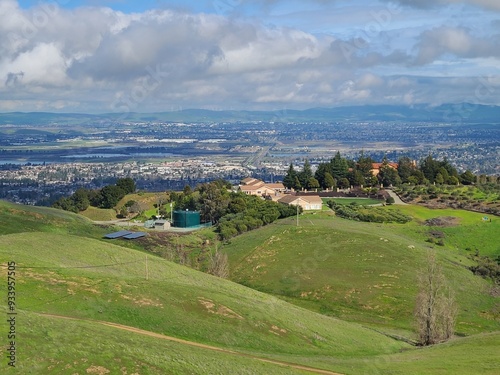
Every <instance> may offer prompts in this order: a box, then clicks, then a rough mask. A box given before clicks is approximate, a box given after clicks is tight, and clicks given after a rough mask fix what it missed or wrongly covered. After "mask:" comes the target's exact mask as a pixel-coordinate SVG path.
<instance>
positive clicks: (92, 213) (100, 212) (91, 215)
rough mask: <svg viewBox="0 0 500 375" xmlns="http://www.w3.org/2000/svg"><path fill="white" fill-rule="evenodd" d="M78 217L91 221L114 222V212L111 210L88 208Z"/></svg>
mask: <svg viewBox="0 0 500 375" xmlns="http://www.w3.org/2000/svg"><path fill="white" fill-rule="evenodd" d="M80 215H82V216H85V217H86V218H88V219H90V220H93V221H111V220H116V211H115V210H114V209H112V208H97V207H92V206H89V207H88V208H87V209H86V210H85V211H82V212H80Z"/></svg>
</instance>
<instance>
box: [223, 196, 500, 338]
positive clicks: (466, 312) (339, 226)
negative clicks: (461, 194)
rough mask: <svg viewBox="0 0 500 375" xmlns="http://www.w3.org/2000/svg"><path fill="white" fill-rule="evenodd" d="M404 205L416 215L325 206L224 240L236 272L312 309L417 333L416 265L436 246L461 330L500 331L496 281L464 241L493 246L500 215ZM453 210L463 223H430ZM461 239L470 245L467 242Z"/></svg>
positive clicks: (407, 334) (234, 276)
mask: <svg viewBox="0 0 500 375" xmlns="http://www.w3.org/2000/svg"><path fill="white" fill-rule="evenodd" d="M401 210H404V211H405V213H407V214H409V215H411V216H413V217H414V220H413V221H412V222H410V223H408V224H375V223H360V222H354V221H348V220H344V219H340V218H336V217H332V216H330V215H328V214H326V213H321V214H314V215H303V217H302V218H301V221H300V225H299V226H298V227H297V226H296V224H295V220H292V219H289V220H288V221H282V222H281V223H280V224H279V225H276V226H275V227H265V228H262V229H260V230H256V231H253V232H250V233H248V234H245V235H243V236H240V237H237V238H235V239H233V240H232V241H231V243H230V244H228V245H227V246H225V251H227V253H228V254H229V260H230V268H231V279H232V280H233V281H236V282H238V283H241V284H243V285H247V286H249V287H252V288H255V289H257V290H260V291H263V292H266V293H270V294H273V295H276V296H280V297H281V298H284V299H285V300H287V301H289V302H292V303H294V304H296V305H299V306H303V307H306V308H309V309H311V310H313V311H317V312H320V313H323V314H326V315H329V316H335V317H337V318H340V319H344V320H349V321H355V322H362V323H363V324H366V325H369V326H371V327H374V328H376V329H380V330H383V331H384V332H391V333H396V334H398V335H403V336H405V337H407V338H410V339H411V338H412V337H413V326H412V324H413V317H412V313H413V308H414V301H415V296H416V293H417V289H416V280H417V271H418V269H419V268H421V267H422V266H423V264H424V263H425V259H426V256H427V251H428V249H429V248H430V247H434V248H435V251H436V252H437V256H438V259H439V261H440V263H441V264H442V266H443V268H444V272H445V275H446V276H447V279H448V282H449V284H450V286H451V287H452V288H453V290H454V292H455V294H456V298H457V302H458V304H459V306H460V314H459V319H458V323H457V333H458V334H461V335H470V334H476V333H480V332H490V331H496V330H498V329H499V328H500V325H499V321H500V320H499V319H500V315H499V311H498V306H499V305H498V304H499V302H498V297H495V295H496V292H495V291H494V287H493V284H492V283H491V282H489V281H487V280H484V279H482V278H480V277H478V276H475V275H473V274H472V272H471V271H469V270H468V269H467V266H468V265H470V264H472V263H471V260H470V259H468V258H467V257H466V255H467V254H470V253H471V251H466V250H465V247H467V246H468V245H466V244H468V243H470V242H475V244H476V245H477V246H478V247H479V248H483V247H484V248H486V250H487V253H489V254H492V253H494V251H495V250H494V249H493V247H497V249H498V242H497V239H498V235H499V234H500V219H498V218H494V219H493V221H492V222H491V223H490V222H488V223H484V222H482V215H481V214H475V213H470V212H465V211H454V212H451V211H452V210H445V211H443V212H441V211H439V210H429V209H423V208H420V207H413V206H407V207H403V208H401ZM451 214H454V215H455V216H457V217H458V218H459V219H460V220H461V221H460V224H458V225H457V226H453V227H447V228H441V227H431V226H426V225H423V224H425V220H426V219H428V218H431V217H440V216H447V215H451ZM438 231H439V233H441V232H440V231H442V235H443V236H444V246H437V245H435V244H430V243H429V242H426V240H427V239H428V238H429V232H432V233H437V232H438ZM460 243H464V244H465V245H464V246H463V247H461V248H460V247H459V244H460ZM497 251H498V250H497Z"/></svg>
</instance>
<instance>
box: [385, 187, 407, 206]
mask: <svg viewBox="0 0 500 375" xmlns="http://www.w3.org/2000/svg"><path fill="white" fill-rule="evenodd" d="M386 191H387V192H388V193H389V195H390V196H391V197H393V198H394V204H400V205H402V206H406V205H408V203H405V202H403V201H402V200H401V198H399V196H398V195H397V194H396V193H395V192H393V191H392V190H386Z"/></svg>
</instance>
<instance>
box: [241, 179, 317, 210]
mask: <svg viewBox="0 0 500 375" xmlns="http://www.w3.org/2000/svg"><path fill="white" fill-rule="evenodd" d="M238 190H239V191H241V192H242V193H245V194H247V195H256V196H260V197H262V198H264V199H269V200H272V201H275V202H279V203H283V204H287V205H292V206H300V207H302V209H303V210H304V211H312V210H321V209H322V206H323V201H322V199H321V197H320V196H319V195H296V194H295V192H294V191H291V190H287V189H286V188H285V186H284V185H283V184H282V183H281V182H279V183H266V182H264V181H262V180H259V179H256V178H252V177H247V178H245V179H243V180H242V181H241V184H240V185H239V187H238Z"/></svg>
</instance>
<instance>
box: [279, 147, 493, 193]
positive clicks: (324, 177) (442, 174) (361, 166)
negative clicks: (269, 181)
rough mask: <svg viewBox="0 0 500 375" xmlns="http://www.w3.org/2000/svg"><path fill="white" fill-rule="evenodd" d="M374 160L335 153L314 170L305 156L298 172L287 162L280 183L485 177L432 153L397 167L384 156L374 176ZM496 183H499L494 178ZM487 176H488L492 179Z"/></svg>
mask: <svg viewBox="0 0 500 375" xmlns="http://www.w3.org/2000/svg"><path fill="white" fill-rule="evenodd" d="M373 163H375V161H374V160H373V159H372V158H371V157H369V156H367V155H365V154H364V152H361V154H360V156H359V158H358V159H357V160H349V159H347V158H344V157H342V156H341V155H340V152H337V153H336V154H335V156H334V157H333V158H332V159H330V161H329V162H326V163H320V164H319V165H318V168H317V170H316V172H314V173H313V171H312V168H311V165H310V163H309V161H308V160H307V159H306V160H305V162H304V166H303V168H302V170H301V171H296V170H295V168H294V166H293V164H290V166H289V168H288V170H287V173H286V175H285V177H284V178H283V185H285V187H286V188H288V189H295V190H301V189H306V190H311V189H330V190H331V189H335V188H341V189H345V188H349V187H350V186H363V187H378V186H380V185H382V186H385V187H387V186H391V185H392V186H397V185H400V184H404V183H408V184H412V185H425V184H434V183H435V184H448V185H457V184H463V185H471V184H474V183H476V181H478V182H480V181H481V180H482V179H484V180H486V179H487V178H486V176H475V175H474V174H473V173H472V172H471V171H469V170H466V171H465V172H463V173H461V174H460V173H459V172H458V171H457V169H456V168H455V167H454V166H453V165H451V163H450V162H449V161H448V159H447V158H446V157H445V158H444V159H443V160H436V159H434V158H433V156H432V155H429V156H427V157H425V158H424V159H422V160H420V162H419V163H416V162H415V161H413V160H411V159H410V158H409V157H407V156H403V157H401V158H399V160H398V162H397V168H394V167H393V166H392V165H390V163H389V161H388V160H387V158H384V160H383V161H382V164H381V166H380V169H379V173H378V175H377V176H374V175H373V173H372V170H373ZM491 178H493V179H495V182H496V183H498V182H500V181H499V180H498V179H497V178H496V177H491ZM491 178H490V179H491Z"/></svg>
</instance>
